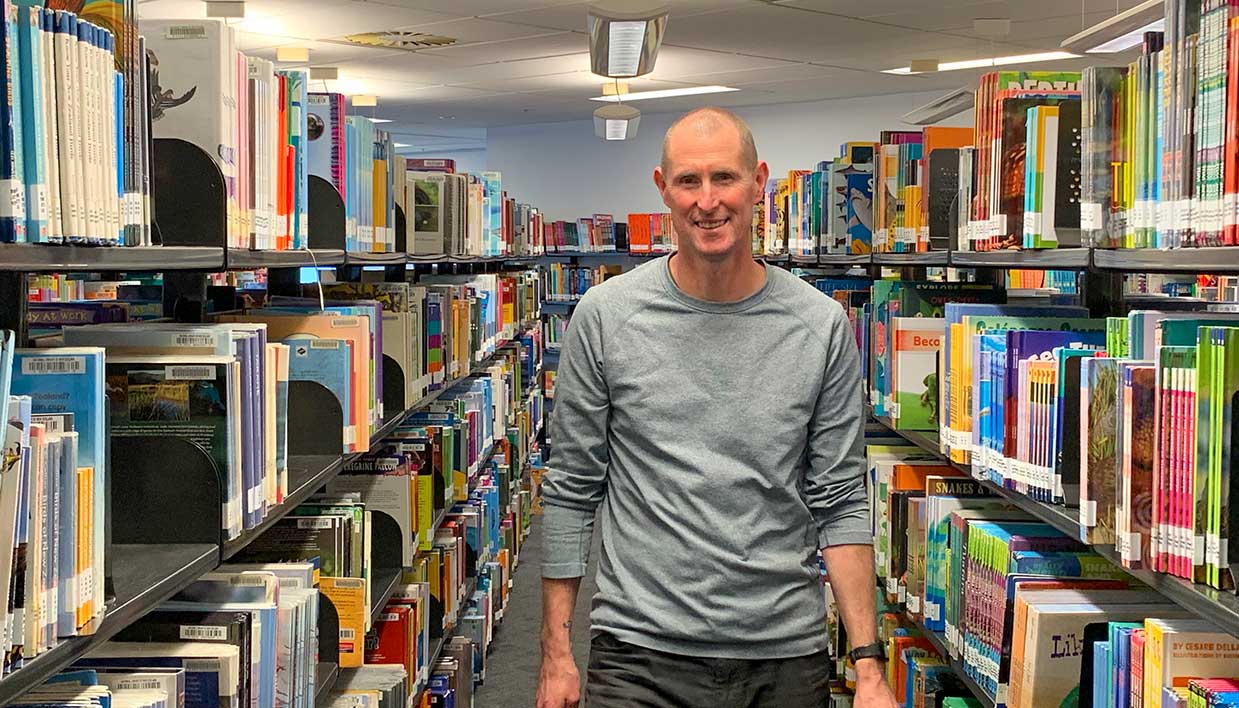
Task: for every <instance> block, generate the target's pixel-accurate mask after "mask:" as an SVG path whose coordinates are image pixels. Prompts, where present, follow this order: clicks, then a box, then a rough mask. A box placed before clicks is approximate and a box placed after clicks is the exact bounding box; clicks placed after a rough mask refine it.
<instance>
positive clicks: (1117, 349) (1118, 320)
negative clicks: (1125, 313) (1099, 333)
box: [1106, 317, 1128, 358]
mask: <svg viewBox="0 0 1239 708" xmlns="http://www.w3.org/2000/svg"><path fill="white" fill-rule="evenodd" d="M1127 330H1128V328H1127V318H1126V317H1107V318H1106V353H1107V354H1109V355H1110V356H1112V357H1120V358H1121V357H1125V356H1127V352H1128V346H1127V344H1128V342H1127Z"/></svg>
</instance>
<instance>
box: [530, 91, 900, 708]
mask: <svg viewBox="0 0 1239 708" xmlns="http://www.w3.org/2000/svg"><path fill="white" fill-rule="evenodd" d="M768 175H769V168H768V167H767V166H766V164H765V163H764V162H759V161H758V159H757V151H756V148H755V147H754V144H753V137H752V134H751V133H750V132H749V129H748V127H747V126H746V125H745V124H744V122H743V121H741V120H740V119H739V118H738V117H737V116H735V115H734V114H732V113H730V112H728V111H724V110H720V109H716V108H704V109H698V110H695V111H692V112H691V113H688V114H687V115H685V116H683V117H682V118H680V119H679V120H678V121H676V122H675V124H674V125H672V127H671V129H670V130H668V131H667V135H666V138H665V140H664V142H663V155H662V162H661V164H660V165H659V167H657V168H656V169H655V170H654V183H655V184H656V185H658V189H659V191H660V192H661V193H662V197H663V202H664V203H665V204H666V205H667V207H668V208H669V209H670V210H671V217H672V222H673V223H674V225H675V230H676V233H677V234H678V238H679V242H678V243H679V246H678V251H677V252H676V253H675V254H673V255H672V256H670V257H664V258H661V259H658V260H656V261H653V262H651V263H648V264H646V265H643V266H641V267H640V268H637V269H635V270H634V271H632V272H631V273H628V274H625V275H623V276H621V277H619V278H614V279H611V280H608V281H607V282H606V283H603V284H602V285H600V286H597V287H595V288H591V289H590V290H589V291H588V292H587V293H586V295H585V296H584V297H583V298H582V299H581V302H580V304H579V305H577V308H576V311H575V312H574V314H573V316H572V321H571V324H570V326H569V330H568V334H567V336H566V341H565V342H564V346H563V354H562V357H561V360H560V368H559V375H558V378H557V379H556V386H555V389H556V390H555V412H554V420H553V421H552V438H553V440H554V441H555V442H554V445H555V446H554V450H553V451H552V455H551V459H550V464H549V468H548V470H547V473H546V476H545V477H544V481H543V498H544V500H545V502H546V505H545V512H544V516H543V533H544V537H545V541H544V544H545V554H546V559H545V561H544V564H543V568H542V577H543V590H542V592H543V624H542V669H541V672H540V676H539V685H538V706H539V708H563V707H564V706H576V705H577V703H578V701H579V699H580V689H579V686H580V674H579V672H578V669H577V667H576V665H575V664H574V662H573V659H572V654H571V648H570V645H569V635H570V632H571V630H572V625H571V618H572V611H573V607H574V605H575V604H576V595H577V589H578V587H579V583H580V578H581V576H582V575H584V573H585V567H586V561H587V560H588V554H589V549H590V539H591V537H592V533H593V524H594V516H595V511H597V512H598V514H597V515H598V519H599V521H600V526H601V533H602V557H601V559H600V563H599V567H598V594H597V595H596V596H595V597H594V603H593V610H592V614H591V618H590V620H591V624H592V641H591V646H590V658H589V667H588V672H587V677H586V688H585V694H586V695H585V698H586V705H587V706H588V708H621V707H622V708H634V707H650V708H653V707H655V706H657V707H660V708H661V707H663V706H686V707H687V706H693V707H696V706H708V707H709V708H733V707H736V708H749V707H750V706H761V707H766V706H769V707H771V708H773V707H776V706H777V707H778V708H801V707H804V708H809V707H810V706H813V707H817V706H823V705H825V704H826V700H827V699H828V697H829V687H828V685H827V681H828V674H829V668H828V647H827V640H826V633H825V606H824V605H825V603H824V600H823V593H822V590H821V587H820V585H819V583H818V567H817V560H816V556H817V551H818V549H819V548H820V549H821V552H822V554H823V556H824V558H825V561H826V565H827V568H828V570H829V572H830V576H831V580H832V586H833V588H834V591H835V597H836V599H837V601H838V603H839V610H840V613H841V614H842V616H843V620H844V624H845V626H846V628H847V632H848V636H849V637H850V638H851V642H852V645H853V646H854V647H865V649H864V650H863V651H860V652H859V654H858V658H857V661H856V673H857V689H856V701H855V703H854V705H855V706H856V708H892V707H893V706H894V705H895V702H894V699H893V698H892V696H891V693H890V690H889V688H888V687H887V686H886V684H885V680H884V678H883V674H884V664H883V663H882V662H883V657H882V656H881V654H882V652H881V651H880V645H877V644H876V630H875V609H874V585H875V583H874V577H875V576H874V569H873V552H872V542H873V539H872V537H871V535H870V532H869V522H868V507H867V499H866V493H865V487H864V463H863V458H862V454H861V439H862V435H863V433H862V430H863V419H862V415H863V408H862V403H861V380H860V370H859V364H858V359H859V357H858V354H857V351H856V344H855V340H854V338H853V334H852V331H851V328H850V326H849V324H848V319H847V317H846V316H845V315H844V313H843V311H842V308H840V307H839V305H838V304H836V303H835V302H833V301H832V300H830V299H829V298H827V297H826V296H825V295H823V294H822V293H819V292H818V291H817V290H815V289H814V288H813V287H811V286H810V285H808V284H806V283H804V282H802V281H800V280H799V279H797V278H795V277H794V276H792V275H791V274H790V273H787V272H785V271H782V270H780V269H778V268H766V267H765V266H763V265H762V264H760V263H758V262H756V261H754V260H753V258H752V256H751V255H750V248H749V231H750V227H751V222H752V215H753V205H754V204H756V203H758V202H759V201H760V200H761V199H762V197H763V195H764V192H765V184H766V178H767V176H768Z"/></svg>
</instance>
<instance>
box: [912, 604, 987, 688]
mask: <svg viewBox="0 0 1239 708" xmlns="http://www.w3.org/2000/svg"><path fill="white" fill-rule="evenodd" d="M916 626H917V627H920V629H921V633H922V634H924V635H925V638H926V639H928V640H929V643H930V644H932V645H934V649H935V650H937V652H938V653H939V654H941V655H942V658H943V659H945V660H947V661H948V662H950V664H951V668H952V669H953V670H954V673H955V676H956V677H958V678H959V680H960V682H961V683H963V684H964V685H965V686H967V687H968V690H969V691H971V692H972V695H973V697H975V698H976V699H977V700H978V701H980V702H981V705H982V706H984V707H985V708H994V698H993V696H990V695H989V694H988V693H986V692H985V689H983V688H981V685H980V684H978V683H977V682H976V681H974V680H972V677H971V676H969V675H968V672H967V670H966V668H965V667H964V662H962V661H960V660H959V659H956V658H955V657H953V656H951V652H950V651H949V650H948V649H947V645H946V639H945V638H944V637H943V636H942V635H941V634H939V633H938V632H933V631H930V630H928V629H926V628H925V625H924V623H922V622H919V621H918V622H917V623H916Z"/></svg>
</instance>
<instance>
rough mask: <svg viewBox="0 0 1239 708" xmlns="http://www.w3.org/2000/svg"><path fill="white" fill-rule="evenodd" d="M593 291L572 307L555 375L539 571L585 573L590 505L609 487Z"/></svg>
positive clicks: (606, 401)
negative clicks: (541, 555)
mask: <svg viewBox="0 0 1239 708" xmlns="http://www.w3.org/2000/svg"><path fill="white" fill-rule="evenodd" d="M591 295H593V293H591V292H587V293H586V294H585V296H584V297H583V298H582V299H581V302H580V303H579V304H578V305H577V307H576V310H575V311H574V312H573V313H572V319H571V321H570V322H569V324H568V331H567V333H566V335H565V337H564V342H563V346H562V350H561V352H560V357H559V371H558V373H557V375H556V378H555V402H554V408H553V410H552V413H551V425H550V433H551V443H552V446H551V456H550V459H549V461H548V463H547V469H546V472H545V474H544V475H543V478H542V500H543V502H544V504H545V506H544V509H543V518H542V523H543V536H542V544H543V558H544V560H543V563H542V577H544V578H578V577H582V576H584V575H585V567H586V564H587V563H588V562H589V549H590V540H591V538H592V535H593V526H594V511H595V509H597V508H598V504H600V503H601V502H602V499H603V497H604V496H606V491H607V466H608V464H609V463H610V452H609V449H608V446H607V431H608V428H609V424H610V418H611V396H610V391H609V390H608V388H607V383H606V379H605V378H604V376H603V363H604V360H603V339H602V326H601V313H600V312H599V309H598V304H597V301H596V297H591Z"/></svg>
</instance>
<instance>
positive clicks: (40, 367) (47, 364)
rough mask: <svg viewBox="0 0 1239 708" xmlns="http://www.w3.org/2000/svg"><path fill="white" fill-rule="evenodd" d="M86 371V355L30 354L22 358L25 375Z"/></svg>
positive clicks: (82, 372)
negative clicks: (35, 355) (33, 355)
mask: <svg viewBox="0 0 1239 708" xmlns="http://www.w3.org/2000/svg"><path fill="white" fill-rule="evenodd" d="M84 373H86V357H84V356H40V357H31V356H28V357H25V358H24V359H22V374H23V375H25V376H33V375H42V374H84Z"/></svg>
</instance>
